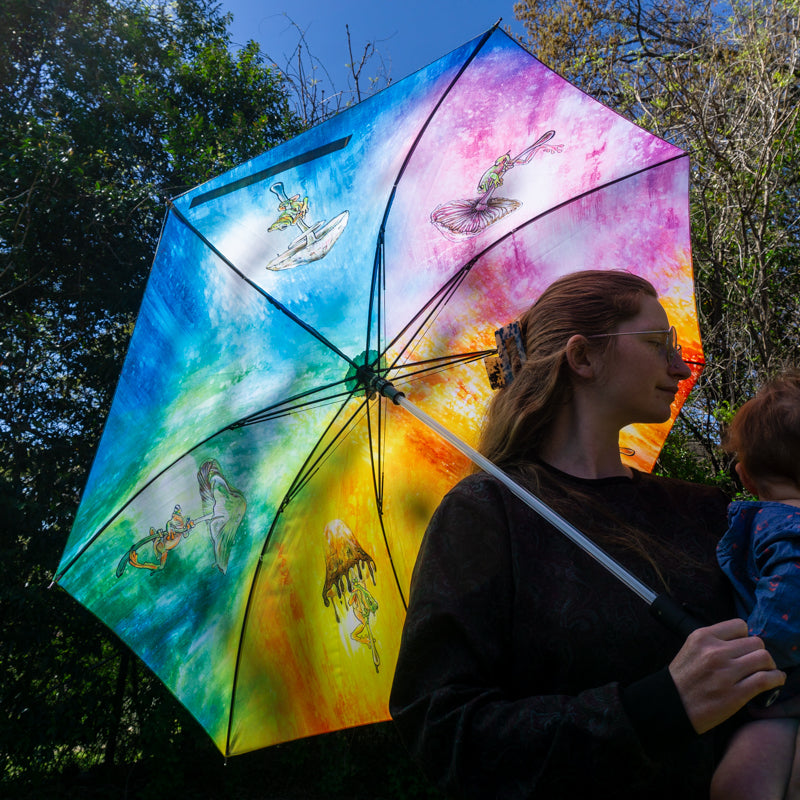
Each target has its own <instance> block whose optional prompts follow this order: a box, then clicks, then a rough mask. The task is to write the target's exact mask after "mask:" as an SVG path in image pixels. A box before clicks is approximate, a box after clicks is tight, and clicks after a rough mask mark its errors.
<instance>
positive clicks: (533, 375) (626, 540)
mask: <svg viewBox="0 0 800 800" xmlns="http://www.w3.org/2000/svg"><path fill="white" fill-rule="evenodd" d="M644 297H655V298H657V297H658V294H657V292H656V290H655V288H654V287H653V285H652V284H651V283H650V282H649V281H647V280H645V279H644V278H640V277H638V276H636V275H633V274H631V273H629V272H623V271H617V270H585V271H582V272H575V273H571V274H569V275H566V276H564V277H563V278H560V279H559V280H557V281H555V282H554V283H553V284H551V285H550V286H549V287H548V288H547V289H546V290H545V291H544V293H543V294H542V295H541V296H540V297H539V299H538V300H537V301H536V302H535V303H534V304H533V305H532V306H531V307H530V308H529V309H528V311H526V312H525V314H523V316H522V317H521V318H520V320H519V322H520V329H521V333H522V338H523V341H524V342H525V350H526V361H525V362H524V364H523V365H522V367H521V368H520V370H519V371H518V372H517V373H516V374H515V375H514V379H513V381H512V382H511V383H510V384H509V385H507V386H505V387H503V388H502V389H500V390H499V391H498V392H497V393H496V394H495V396H494V397H493V399H492V402H491V403H490V405H489V408H488V411H487V415H486V418H485V420H484V426H483V429H482V432H481V439H480V443H479V450H480V451H481V453H482V454H483V455H484V456H486V457H487V458H488V459H489V460H490V461H493V462H494V463H495V464H497V465H498V466H500V467H501V468H503V469H506V470H509V471H510V472H511V474H512V475H516V476H519V477H521V478H523V479H525V480H527V481H528V482H529V483H530V484H531V487H532V488H533V490H534V492H535V493H537V494H539V495H540V496H541V497H542V499H543V500H545V502H547V503H548V504H549V505H550V506H551V507H552V508H553V509H554V510H555V511H557V512H558V513H559V514H562V515H563V516H564V517H566V518H567V519H569V518H570V516H571V515H572V513H574V510H575V508H576V507H579V508H582V509H584V510H586V509H591V510H592V512H593V513H594V516H595V522H596V525H597V527H596V529H595V530H594V531H593V533H594V534H595V535H596V536H597V538H598V539H599V541H601V542H602V543H604V545H609V544H616V545H619V546H622V547H624V548H626V549H629V550H631V551H633V552H635V553H637V554H638V555H639V556H640V557H641V558H643V559H644V560H645V561H646V562H648V563H649V564H650V565H651V567H652V568H653V571H654V573H655V574H656V575H657V577H658V579H659V580H660V581H661V582H662V584H663V585H664V586H665V587H666V588H669V587H668V585H667V582H666V580H665V578H664V574H663V572H662V569H661V567H662V566H664V565H668V564H673V565H677V566H680V567H684V568H688V567H692V568H699V569H703V570H704V569H706V565H704V564H701V563H700V562H698V561H696V560H695V559H693V558H691V557H689V556H688V555H686V554H682V553H675V552H674V550H673V549H672V548H670V547H668V546H666V545H665V543H663V542H661V541H659V540H658V539H657V538H656V537H654V536H653V535H652V534H651V533H650V532H649V531H643V530H641V529H639V528H637V527H635V526H634V525H631V524H630V523H629V522H628V521H627V520H626V519H625V518H624V509H612V508H608V507H606V506H602V507H601V506H600V505H598V503H597V501H596V499H595V498H593V497H592V496H590V495H588V494H586V493H585V492H583V491H581V489H580V488H578V487H577V486H571V487H570V488H569V489H568V490H565V487H564V486H563V485H561V481H560V480H559V479H558V478H556V477H554V476H553V475H551V474H549V472H548V470H547V469H545V468H544V467H543V465H542V464H541V463H540V462H538V461H537V457H538V455H539V452H540V449H541V447H542V445H543V444H544V441H545V437H546V435H547V433H548V431H549V430H550V428H551V426H552V424H553V421H554V419H555V416H556V413H557V410H558V408H559V407H561V406H563V405H564V404H566V403H568V402H569V401H570V398H571V396H572V383H571V381H570V377H569V373H568V369H569V366H568V364H567V360H566V348H567V342H568V341H569V339H570V337H571V336H573V335H575V334H578V333H579V334H583V335H584V336H596V335H599V334H604V333H612V332H614V331H615V330H616V328H617V327H618V326H619V325H620V324H621V323H622V322H625V321H627V320H629V319H632V318H633V317H635V316H636V315H637V314H638V313H639V311H640V310H641V303H642V299H643V298H644ZM597 346H598V347H605V348H608V347H613V346H614V344H613V337H609V339H601V340H600V342H599V343H598V345H597Z"/></svg>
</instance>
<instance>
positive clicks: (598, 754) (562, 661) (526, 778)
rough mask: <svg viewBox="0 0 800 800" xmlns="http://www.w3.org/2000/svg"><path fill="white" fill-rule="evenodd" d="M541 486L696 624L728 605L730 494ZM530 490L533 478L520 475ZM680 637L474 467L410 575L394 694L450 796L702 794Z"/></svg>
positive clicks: (594, 483)
mask: <svg viewBox="0 0 800 800" xmlns="http://www.w3.org/2000/svg"><path fill="white" fill-rule="evenodd" d="M540 471H541V472H542V475H543V484H542V485H541V486H539V487H536V488H537V491H542V492H543V493H544V496H545V499H547V500H548V501H550V502H553V503H554V504H555V505H556V506H557V507H558V510H559V511H560V512H561V513H562V514H563V515H564V516H566V517H567V518H568V519H569V520H570V522H572V523H573V524H574V525H575V526H576V527H578V528H579V529H581V530H583V531H584V532H585V533H586V534H587V535H589V536H590V537H591V538H592V539H594V540H595V541H596V542H597V543H598V544H600V545H601V546H603V547H604V548H605V549H606V550H607V552H609V553H610V554H611V555H612V556H613V557H614V558H616V559H617V560H618V561H619V562H621V563H622V564H623V565H624V566H625V567H627V568H628V569H629V570H631V571H632V572H633V573H634V574H635V575H636V576H637V577H638V578H639V579H640V580H642V581H644V582H645V583H647V584H648V585H649V586H650V587H652V588H653V589H654V590H655V591H657V592H661V591H663V589H664V584H663V583H661V582H660V580H659V577H658V574H657V573H656V571H655V570H654V569H653V567H652V565H651V564H650V563H648V560H647V559H646V558H645V557H643V556H640V555H638V554H636V553H635V552H634V551H632V550H631V548H630V547H627V546H624V545H622V544H619V543H616V544H615V543H614V542H613V541H612V539H613V536H614V533H615V532H618V531H619V530H621V529H626V530H630V529H631V528H637V529H639V530H642V531H646V532H648V533H649V534H651V535H652V536H653V537H655V538H657V539H658V541H659V542H662V543H664V544H665V545H666V547H665V549H664V551H663V552H658V553H657V554H656V550H655V549H653V548H652V547H651V548H648V551H649V552H652V553H653V554H654V558H656V560H657V563H658V566H659V571H660V572H661V575H662V577H663V579H664V580H665V581H666V583H667V584H668V585H669V589H670V592H671V593H672V594H673V596H674V597H675V598H676V599H677V600H678V601H680V602H684V603H690V604H692V606H693V607H694V608H693V610H694V612H695V614H698V615H700V616H702V617H704V618H705V619H706V620H707V621H709V622H711V621H719V620H722V619H727V618H730V617H732V616H734V612H733V606H732V601H731V597H730V592H729V590H728V588H727V584H726V582H725V581H724V579H723V577H722V575H721V573H720V572H719V571H718V570H717V568H716V559H715V547H716V543H717V540H718V539H719V537H720V536H721V535H722V533H723V532H724V530H725V525H726V499H725V497H724V495H723V494H722V493H721V492H720V491H718V490H716V489H712V488H709V487H703V486H696V485H693V484H688V483H685V482H681V481H674V480H668V479H663V478H657V477H653V476H650V475H646V474H643V473H639V472H636V473H634V477H633V478H632V479H630V478H608V479H601V480H581V479H576V478H572V477H571V476H567V475H564V474H562V473H559V472H557V471H555V470H552V469H550V468H546V469H543V470H540ZM530 488H534V487H530ZM681 644H682V642H681V640H680V639H679V638H678V637H677V636H675V635H673V634H672V633H670V632H669V631H667V630H666V629H665V628H663V627H662V625H661V624H660V623H659V622H657V621H656V620H655V619H654V618H653V617H652V616H651V614H650V613H649V611H648V609H647V607H646V605H645V603H644V602H643V601H642V600H641V599H640V598H638V597H637V596H636V595H634V594H633V593H632V592H631V591H630V590H629V589H628V588H626V587H625V586H624V585H623V584H621V583H620V582H619V581H618V580H617V579H616V578H614V577H613V576H611V575H610V574H608V573H607V572H606V571H605V569H604V568H602V567H600V566H599V565H598V564H597V563H596V562H595V561H593V560H592V559H591V558H589V557H588V556H586V555H585V554H584V553H582V552H581V551H579V550H578V549H577V547H576V545H574V544H573V543H572V542H570V541H568V540H567V539H565V538H564V537H563V535H562V534H560V533H558V532H557V531H556V530H555V529H553V528H552V527H551V526H550V525H549V524H547V523H546V522H544V521H543V520H542V519H541V518H540V517H539V516H538V515H537V514H535V512H533V511H531V510H530V509H528V508H527V507H526V506H524V505H523V504H522V503H521V502H520V501H519V500H518V499H517V498H515V497H514V496H513V495H511V494H510V493H509V492H508V490H507V489H505V488H504V487H503V486H502V485H501V484H500V483H498V482H497V481H496V480H495V479H493V478H491V477H488V476H486V475H483V474H480V475H474V476H471V477H469V478H467V479H465V480H464V481H462V482H461V483H460V484H459V485H458V486H456V487H455V488H454V489H453V490H452V491H451V492H450V493H449V494H448V495H447V497H445V499H444V500H443V502H442V504H441V506H440V507H439V509H438V510H437V512H436V514H435V515H434V517H433V519H432V520H431V523H430V525H429V528H428V531H427V533H426V535H425V539H424V541H423V544H422V547H421V550H420V554H419V558H418V560H417V564H416V567H415V571H414V576H413V579H412V588H411V597H410V603H409V609H408V616H407V620H406V624H405V628H404V632H403V641H402V645H401V650H400V657H399V661H398V664H397V670H396V673H395V679H394V686H393V690H392V697H391V702H390V708H391V713H392V716H393V718H394V720H395V722H396V724H397V726H398V728H399V730H400V733H401V736H402V737H403V739H404V741H405V742H406V744H407V745H408V747H409V748H410V750H411V751H412V754H413V755H415V756H416V757H417V759H418V760H419V761H420V762H421V764H422V765H423V768H424V769H425V770H426V772H427V773H428V774H429V776H430V777H431V778H432V779H433V780H434V781H435V782H436V783H438V784H439V785H440V786H442V787H443V788H445V789H446V790H447V791H448V792H449V793H450V794H451V795H452V796H454V797H459V798H461V797H463V798H472V797H474V798H480V799H481V800H489V798H502V800H513V798H524V797H536V798H547V797H553V798H573V797H574V798H578V797H587V798H588V797H591V798H595V799H596V798H606V797H607V798H616V799H617V800H619V799H620V798H639V797H641V798H647V799H648V800H656V799H657V798H670V799H671V800H673V799H674V798H676V797H680V798H682V800H690V798H695V797H696V798H701V797H702V798H706V797H707V796H708V785H709V781H710V778H711V774H712V771H713V768H714V765H715V760H716V756H717V755H719V753H718V752H716V750H718V743H717V742H715V738H719V737H718V736H717V737H715V734H714V733H712V734H706V735H705V736H698V735H696V734H695V733H694V730H693V729H692V727H691V725H690V723H689V720H688V718H687V716H686V713H685V711H684V709H683V706H682V704H681V702H680V698H679V696H678V693H677V690H676V689H675V686H674V684H673V683H672V680H671V678H670V676H669V673H668V671H667V669H666V667H667V665H668V664H669V662H670V661H671V660H672V658H673V657H674V655H675V653H676V652H677V651H678V649H679V648H680V646H681Z"/></svg>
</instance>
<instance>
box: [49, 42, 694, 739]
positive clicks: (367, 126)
mask: <svg viewBox="0 0 800 800" xmlns="http://www.w3.org/2000/svg"><path fill="white" fill-rule="evenodd" d="M583 268H601V269H605V268H609V269H610V268H624V269H629V270H630V271H632V272H635V273H638V274H642V275H645V276H646V277H648V278H649V279H650V280H651V281H652V282H653V283H654V284H655V286H656V288H657V289H658V291H659V293H660V295H661V297H662V298H663V301H664V304H665V307H666V309H667V312H668V314H669V316H670V320H671V321H672V323H673V324H675V326H676V327H677V329H678V333H679V336H680V341H681V343H682V345H683V353H684V356H685V357H686V359H687V360H688V361H690V362H692V363H693V364H694V365H695V366H694V367H693V369H694V376H693V379H691V380H689V381H687V382H685V383H684V385H683V395H682V396H681V397H680V398H679V399H678V400H677V401H676V404H675V409H674V411H675V413H677V410H678V407H679V405H680V403H681V402H682V400H683V399H684V398H685V396H686V394H687V393H688V391H689V389H690V388H691V385H692V384H693V382H694V380H695V379H696V377H697V374H698V373H699V370H700V368H701V364H702V352H701V346H700V337H699V331H698V327H697V322H696V316H695V301H694V294H693V282H692V270H691V257H690V248H689V223H688V157H687V156H686V154H685V153H683V152H682V151H681V150H679V149H678V148H677V147H675V146H673V145H671V144H669V143H667V142H665V141H663V140H661V139H659V138H657V137H655V136H653V135H651V134H650V133H648V132H646V131H644V130H642V129H640V128H638V127H636V126H635V125H633V124H631V123H630V122H628V121H626V120H625V119H623V118H622V117H620V116H619V115H617V114H616V113H614V112H612V111H610V110H608V109H606V108H604V107H603V106H602V105H600V104H598V103H597V102H595V101H594V100H593V99H592V98H590V97H589V96H587V95H586V94H584V93H583V92H581V91H579V90H578V89H576V88H574V87H573V86H571V85H570V84H569V83H567V82H566V81H564V80H563V79H562V78H561V77H559V76H558V75H556V74H555V73H553V72H552V71H550V70H549V69H547V68H546V67H545V66H544V65H542V64H541V63H540V62H539V61H537V60H536V59H535V58H533V57H532V56H531V55H530V54H529V53H527V52H526V51H525V50H524V49H522V48H521V47H519V46H518V45H517V44H516V43H515V42H513V41H512V40H511V39H510V38H509V37H508V36H506V35H505V34H504V33H503V32H501V31H498V30H493V31H490V32H488V33H487V34H485V35H484V36H482V37H479V38H478V39H476V40H474V41H472V42H469V43H468V44H466V45H465V46H463V47H462V48H460V49H458V50H456V51H454V52H452V53H450V54H449V55H448V56H446V57H444V58H442V59H441V60H439V61H437V62H435V63H434V64H432V65H430V66H429V67H427V68H425V69H423V70H421V71H420V72H417V73H416V74H414V75H412V76H411V77H409V78H407V79H405V80H403V81H401V82H399V83H397V84H395V85H393V86H392V87H390V88H388V89H386V90H384V91H383V92H381V93H380V94H377V95H375V96H374V97H372V98H370V99H369V100H366V101H364V102H363V103H361V104H359V105H357V106H354V107H352V108H350V109H348V110H346V111H345V112H343V113H341V114H339V115H338V116H336V117H334V118H332V119H330V120H328V121H327V122H325V123H324V124H322V125H320V126H319V127H317V128H315V129H313V130H309V131H307V132H305V133H304V134H302V135H301V136H299V137H297V138H295V139H293V140H292V141H290V142H287V143H285V144H283V145H281V146H279V147H276V148H274V149H273V150H270V151H269V152H268V153H266V154H264V155H262V156H260V157H258V158H256V159H254V160H253V161H250V162H248V163H246V164H243V165H242V166H240V167H237V168H236V169H234V170H231V171H230V172H228V173H226V174H224V175H221V176H219V177H217V178H214V179H213V180H211V181H209V182H208V183H206V184H204V185H203V186H200V187H198V188H196V189H194V190H192V191H190V192H188V193H187V194H185V195H183V196H181V197H179V198H177V199H176V200H175V201H174V202H173V203H172V204H171V206H170V210H169V213H168V214H167V218H166V221H165V224H164V229H163V234H162V237H161V241H160V243H159V247H158V251H157V253H156V257H155V261H154V264H153V268H152V272H151V275H150V279H149V282H148V285H147V289H146V292H145V296H144V299H143V302H142V307H141V310H140V313H139V317H138V321H137V324H136V328H135V330H134V333H133V336H132V339H131V343H130V349H129V352H128V355H127V358H126V361H125V365H124V369H123V372H122V375H121V377H120V381H119V385H118V387H117V391H116V395H115V397H114V401H113V405H112V408H111V411H110V414H109V418H108V421H107V423H106V428H105V431H104V434H103V437H102V440H101V442H100V445H99V448H98V452H97V455H96V459H95V462H94V465H93V467H92V470H91V474H90V476H89V480H88V483H87V486H86V489H85V492H84V496H83V499H82V502H81V505H80V508H79V510H78V513H77V516H76V520H75V524H74V527H73V530H72V532H71V534H70V537H69V540H68V542H67V544H66V548H65V551H64V554H63V557H62V560H61V564H60V566H59V569H58V573H57V575H56V581H57V582H58V583H59V584H60V585H61V586H62V587H64V588H65V589H66V590H67V591H69V592H70V593H71V594H73V595H74V596H75V597H76V598H77V599H78V600H79V601H80V602H81V603H83V604H85V605H86V606H87V607H88V608H90V609H91V610H92V611H93V612H94V613H95V614H96V615H97V616H98V617H99V618H100V619H102V620H103V621H104V622H105V623H106V624H107V625H108V626H109V627H111V628H112V629H113V630H114V631H115V632H116V633H117V634H118V635H119V636H120V637H121V638H122V640H123V641H124V642H126V643H127V644H128V645H129V646H130V647H131V648H132V649H133V650H134V651H135V652H136V653H138V654H139V655H140V656H141V657H142V659H143V660H144V661H145V662H146V663H147V664H148V665H149V666H150V667H151V668H152V669H153V670H154V672H155V673H156V674H157V675H158V676H159V677H160V678H161V679H162V680H163V681H164V682H165V683H166V684H167V685H168V686H169V687H170V688H171V690H172V691H173V692H174V693H175V695H176V696H177V697H178V698H179V700H180V701H181V702H182V703H183V704H184V705H185V706H186V707H187V708H188V709H189V710H190V711H191V712H192V714H194V716H195V717H196V718H197V719H198V720H199V721H200V723H201V724H202V725H203V726H204V727H205V729H206V730H207V731H208V732H209V733H210V735H211V736H212V738H213V739H214V741H215V742H216V744H217V745H218V747H219V748H220V750H222V751H223V752H224V753H226V754H234V753H242V752H246V751H249V750H253V749H256V748H260V747H264V746H267V745H269V744H272V743H276V742H281V741H285V740H289V739H294V738H298V737H303V736H309V735H312V734H317V733H321V732H325V731H330V730H335V729H339V728H343V727H348V726H354V725H359V724H364V723H368V722H374V721H377V720H383V719H387V718H388V710H387V704H388V696H389V689H390V684H391V680H392V672H393V666H394V660H395V657H396V653H397V649H398V645H399V639H400V632H401V628H402V623H403V618H404V612H405V598H406V597H407V593H408V587H409V583H410V577H411V570H412V567H413V564H414V559H415V556H416V553H417V549H418V545H419V542H420V539H421V536H422V534H423V532H424V529H425V525H426V523H427V520H428V518H429V517H430V515H431V513H432V511H433V509H434V508H435V506H436V505H437V504H438V502H439V500H440V498H441V497H442V495H443V494H444V493H445V491H446V490H447V489H448V488H449V487H450V486H451V485H452V484H453V483H455V482H456V480H458V478H459V477H461V475H462V474H463V473H464V471H465V469H466V460H465V459H464V457H463V456H462V455H460V454H459V453H457V452H456V451H454V450H453V449H452V448H451V447H450V446H449V445H448V444H446V443H444V442H443V441H442V440H441V439H440V438H438V436H437V435H436V434H435V433H433V432H431V431H430V430H429V429H427V428H426V427H425V426H423V425H421V424H420V423H419V421H418V420H417V419H415V418H413V417H412V416H411V415H409V414H408V413H407V412H406V411H404V410H403V408H401V407H397V406H395V405H394V404H393V403H391V402H388V401H387V400H386V399H384V398H383V397H381V396H379V395H378V396H376V395H375V394H374V393H373V392H372V391H368V390H365V388H364V382H363V381H362V380H361V378H363V375H364V369H366V370H367V373H368V374H375V375H378V376H380V377H381V378H386V379H388V380H390V381H392V383H393V384H394V385H395V386H396V387H397V388H398V389H400V390H402V391H403V392H404V393H405V394H406V396H407V397H408V398H409V399H410V400H412V401H413V402H414V403H415V404H416V405H417V406H418V407H419V408H420V409H422V410H424V412H426V413H428V414H430V415H431V416H432V417H433V418H435V419H437V420H439V421H440V422H441V423H443V424H444V425H445V426H446V427H447V428H449V429H450V430H451V431H453V432H454V433H455V434H457V435H458V436H459V437H461V438H462V439H464V440H466V441H467V442H473V443H474V442H475V440H476V433H477V430H478V427H479V424H480V419H481V414H482V411H483V409H484V407H485V405H486V403H487V401H488V399H489V396H490V394H491V389H490V386H489V381H488V379H487V373H486V369H485V366H484V364H483V359H484V358H485V357H486V356H488V355H490V354H491V353H493V352H494V350H495V330H496V329H498V328H500V327H502V326H504V325H505V324H506V323H508V322H509V321H511V320H513V319H514V318H516V316H518V315H519V314H520V313H521V312H522V311H523V310H524V309H525V308H526V307H527V306H528V305H529V304H530V302H531V301H532V300H533V299H534V298H535V297H536V296H537V295H538V293H539V292H540V291H541V290H542V289H543V288H544V287H545V286H547V285H548V284H549V283H551V282H552V281H553V280H554V279H555V278H556V277H558V276H559V275H562V274H564V273H566V272H571V271H574V270H577V269H583ZM670 424H671V423H670V422H668V423H665V424H664V425H659V426H634V427H632V428H631V429H629V430H626V431H625V433H624V437H623V440H622V442H621V444H622V446H623V447H624V448H625V450H624V451H625V452H626V453H629V456H628V462H629V463H631V464H633V465H635V466H638V467H640V468H644V469H649V468H651V467H652V465H653V463H654V461H655V459H656V457H657V455H658V452H659V449H660V446H661V444H662V442H663V439H664V437H665V436H666V434H667V432H668V430H669V427H670Z"/></svg>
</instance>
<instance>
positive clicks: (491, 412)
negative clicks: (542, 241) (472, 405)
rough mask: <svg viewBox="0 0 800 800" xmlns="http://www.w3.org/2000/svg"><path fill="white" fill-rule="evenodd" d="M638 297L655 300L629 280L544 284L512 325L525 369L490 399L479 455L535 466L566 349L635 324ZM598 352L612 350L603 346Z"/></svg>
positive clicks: (592, 274)
mask: <svg viewBox="0 0 800 800" xmlns="http://www.w3.org/2000/svg"><path fill="white" fill-rule="evenodd" d="M644 296H650V297H658V295H657V293H656V290H655V289H654V288H653V286H652V284H651V283H650V282H649V281H646V280H645V279H644V278H640V277H638V276H637V275H633V274H631V273H629V272H622V271H617V270H585V271H582V272H574V273H571V274H569V275H565V276H564V277H563V278H559V279H558V280H557V281H555V282H554V283H552V284H551V285H550V286H549V287H548V288H547V289H546V290H545V291H544V293H543V294H542V295H541V296H540V297H539V299H538V300H537V301H536V302H535V303H534V304H533V305H532V306H531V307H530V308H529V309H528V310H527V311H526V312H525V314H523V315H522V317H521V318H520V320H519V323H520V329H521V333H522V338H523V341H524V342H525V354H526V359H527V360H526V361H525V363H524V364H523V366H522V368H521V369H520V370H519V372H518V373H517V374H516V375H515V376H514V380H513V381H512V382H511V383H510V385H508V386H506V387H504V388H502V389H500V390H499V391H498V392H497V394H495V396H494V397H493V398H492V402H491V404H490V405H489V409H488V411H487V414H486V419H485V421H484V425H483V430H482V433H481V439H480V444H479V448H478V449H479V450H480V451H481V453H483V455H485V456H486V457H487V458H488V459H489V460H490V461H493V462H495V463H496V464H498V465H501V466H503V465H512V464H520V463H524V462H526V461H530V460H531V459H532V458H535V457H536V456H537V455H538V453H539V451H540V448H541V447H542V444H543V443H544V438H545V436H546V434H547V432H548V431H549V429H550V427H551V425H552V423H553V420H554V419H555V416H556V413H557V411H558V409H559V408H560V407H562V406H563V405H565V404H566V403H568V402H569V400H570V398H571V395H572V384H571V382H570V379H569V375H568V372H567V370H568V366H567V361H566V349H567V342H568V341H569V339H570V337H571V336H573V335H575V334H576V333H580V334H583V335H584V336H596V335H598V334H604V333H611V332H613V331H614V330H615V329H616V328H617V326H618V325H620V323H622V322H625V321H626V320H629V319H631V318H633V317H635V316H636V315H637V314H638V313H639V310H640V307H641V301H642V298H643V297H644ZM598 346H601V347H609V346H613V341H612V340H611V339H605V340H601V344H599V345H598Z"/></svg>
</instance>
